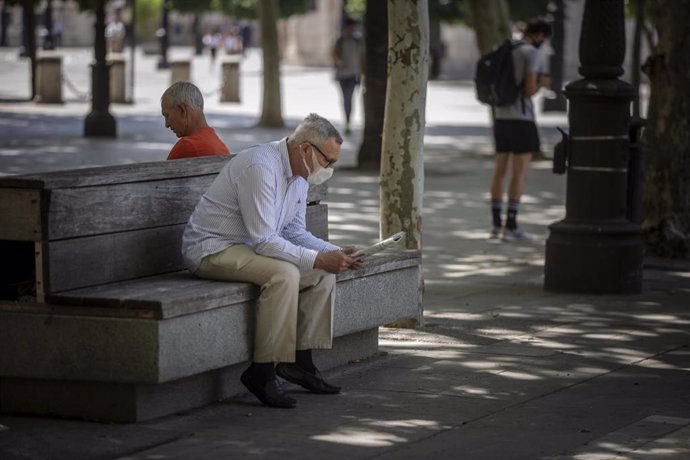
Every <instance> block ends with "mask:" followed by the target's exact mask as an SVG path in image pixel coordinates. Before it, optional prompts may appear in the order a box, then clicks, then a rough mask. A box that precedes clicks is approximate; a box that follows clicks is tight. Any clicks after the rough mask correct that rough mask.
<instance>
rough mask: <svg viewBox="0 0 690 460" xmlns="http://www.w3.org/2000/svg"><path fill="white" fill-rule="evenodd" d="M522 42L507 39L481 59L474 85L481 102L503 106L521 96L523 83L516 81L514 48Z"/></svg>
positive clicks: (478, 63) (493, 105) (510, 103)
mask: <svg viewBox="0 0 690 460" xmlns="http://www.w3.org/2000/svg"><path fill="white" fill-rule="evenodd" d="M521 44H522V43H521V42H517V43H515V44H513V42H511V41H510V40H506V41H504V42H503V43H502V44H501V46H499V47H498V48H496V49H494V50H493V51H490V52H488V53H486V54H485V55H483V56H482V57H481V58H480V59H479V61H478V62H477V71H476V73H475V75H474V86H475V88H476V90H477V99H479V101H480V102H483V103H485V104H489V105H491V106H492V107H503V106H507V105H512V104H513V103H514V102H515V101H516V100H517V99H518V97H520V92H521V90H522V88H521V86H522V85H518V84H516V83H515V70H514V68H513V49H515V47H517V46H520V45H521Z"/></svg>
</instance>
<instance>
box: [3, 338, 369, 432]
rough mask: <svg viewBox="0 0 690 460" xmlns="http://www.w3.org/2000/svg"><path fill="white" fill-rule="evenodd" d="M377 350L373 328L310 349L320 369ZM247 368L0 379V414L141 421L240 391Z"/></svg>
mask: <svg viewBox="0 0 690 460" xmlns="http://www.w3.org/2000/svg"><path fill="white" fill-rule="evenodd" d="M377 351H378V328H374V329H369V330H366V331H362V332H357V333H354V334H350V335H346V336H343V337H337V338H336V339H335V340H334V342H333V348H332V349H331V350H315V351H314V361H315V362H316V364H317V366H318V367H319V368H320V369H323V370H325V369H330V368H333V367H336V366H340V365H343V364H347V363H348V362H351V361H354V360H357V359H362V358H365V357H369V356H373V355H374V354H375V353H376V352H377ZM246 368H247V363H240V364H234V365H232V366H226V367H223V368H220V369H215V370H211V371H207V372H203V373H201V374H196V375H192V376H190V377H186V378H182V379H179V380H174V381H171V382H167V383H162V384H150V383H108V382H93V381H72V380H43V379H26V378H11V377H0V412H2V413H5V414H34V415H49V416H60V417H69V418H80V419H87V420H93V421H99V422H115V423H135V422H142V421H145V420H150V419H153V418H157V417H162V416H164V415H169V414H173V413H175V412H180V411H183V410H187V409H191V408H195V407H201V406H204V405H207V404H211V403H214V402H217V401H221V400H223V399H227V398H229V397H232V396H235V395H237V394H240V393H242V392H245V391H246V389H245V388H244V387H243V386H242V384H241V383H240V374H241V373H242V372H243V371H244V370H245V369H246ZM334 383H337V382H334Z"/></svg>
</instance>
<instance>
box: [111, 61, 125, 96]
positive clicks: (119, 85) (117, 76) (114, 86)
mask: <svg viewBox="0 0 690 460" xmlns="http://www.w3.org/2000/svg"><path fill="white" fill-rule="evenodd" d="M108 63H109V64H110V102H117V103H120V104H122V103H125V102H127V99H126V96H125V81H126V78H125V69H126V61H125V55H124V54H122V53H111V54H109V55H108Z"/></svg>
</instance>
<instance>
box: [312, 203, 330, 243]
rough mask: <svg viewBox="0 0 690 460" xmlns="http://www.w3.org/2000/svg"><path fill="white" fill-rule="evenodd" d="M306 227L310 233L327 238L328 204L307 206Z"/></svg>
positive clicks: (323, 238)
mask: <svg viewBox="0 0 690 460" xmlns="http://www.w3.org/2000/svg"><path fill="white" fill-rule="evenodd" d="M307 229H308V230H309V231H310V232H311V234H312V235H314V236H316V237H318V238H321V239H322V240H327V239H328V205H325V204H311V205H309V206H307Z"/></svg>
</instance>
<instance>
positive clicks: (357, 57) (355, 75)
mask: <svg viewBox="0 0 690 460" xmlns="http://www.w3.org/2000/svg"><path fill="white" fill-rule="evenodd" d="M357 24H358V23H357V21H356V20H354V19H352V18H348V19H347V20H346V21H345V28H344V29H343V34H342V35H341V36H340V37H339V38H338V40H336V42H335V46H334V47H333V64H334V66H335V79H336V80H337V81H338V83H339V84H340V89H341V90H342V93H343V110H344V112H345V134H349V133H350V115H351V114H352V94H353V93H354V91H355V88H356V87H357V84H358V83H359V81H360V77H361V75H362V73H363V69H364V43H363V40H362V38H361V37H358V36H356V35H355V28H356V26H357Z"/></svg>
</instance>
